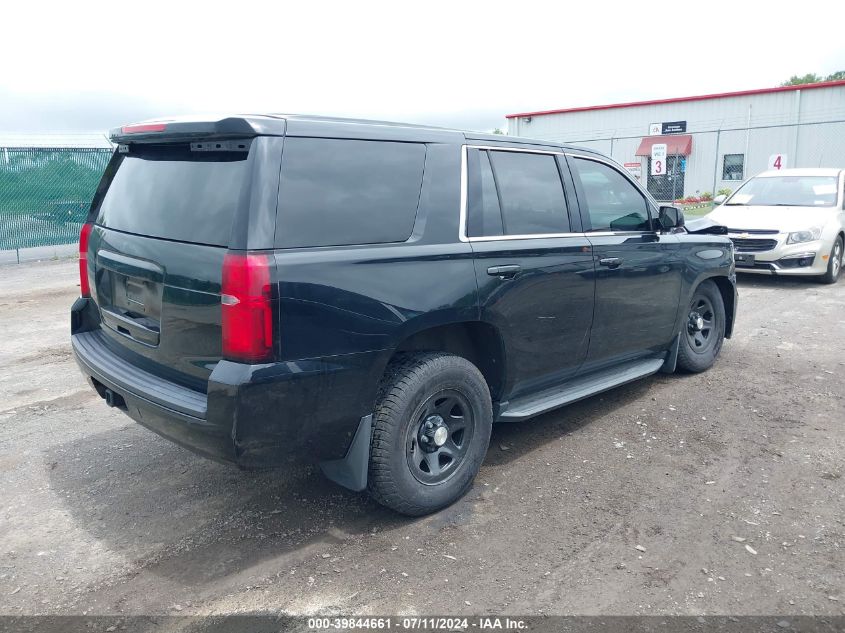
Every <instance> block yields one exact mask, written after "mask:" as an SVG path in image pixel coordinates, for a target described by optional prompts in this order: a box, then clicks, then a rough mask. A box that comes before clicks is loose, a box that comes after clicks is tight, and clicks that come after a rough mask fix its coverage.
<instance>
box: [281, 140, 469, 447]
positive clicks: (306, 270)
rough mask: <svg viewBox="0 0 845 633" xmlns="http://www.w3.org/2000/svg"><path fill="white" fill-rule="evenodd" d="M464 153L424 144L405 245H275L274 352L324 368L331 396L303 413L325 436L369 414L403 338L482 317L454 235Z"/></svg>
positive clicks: (465, 255)
mask: <svg viewBox="0 0 845 633" xmlns="http://www.w3.org/2000/svg"><path fill="white" fill-rule="evenodd" d="M460 159H461V156H460V144H457V143H456V144H452V143H430V144H429V145H428V148H427V153H426V163H425V173H424V177H423V185H422V189H421V193H420V204H419V208H418V211H417V217H416V220H415V223H414V229H413V232H412V235H411V238H410V239H409V240H408V241H407V242H402V243H396V244H376V245H361V246H343V247H318V248H292V249H277V250H276V251H275V252H274V256H275V262H276V275H277V283H276V286H277V293H278V300H279V322H278V328H279V349H278V355H279V358H280V359H281V360H282V361H283V362H288V363H289V364H297V365H299V364H302V366H303V367H306V366H307V367H308V371H309V372H313V371H316V372H318V373H322V374H324V376H323V381H324V382H325V386H326V388H327V390H326V391H324V392H323V394H325V395H328V394H329V393H330V394H331V397H330V399H329V398H324V397H321V394H310V395H309V397H308V400H310V401H313V402H315V403H317V404H316V405H315V406H316V408H317V409H319V411H312V412H309V413H308V415H309V416H312V417H313V419H314V420H315V421H316V420H319V424H320V427H321V428H322V429H323V430H324V433H325V434H326V435H327V436H332V437H337V436H338V435H339V434H346V435H347V436H348V437H349V438H351V434H352V433H353V432H354V430H355V428H356V426H357V423H358V420H359V419H360V418H361V417H363V416H364V415H367V414H369V413H372V407H373V404H374V402H375V398H376V389H377V387H378V382H379V378H380V377H381V375H382V373H383V372H384V368H385V366H386V364H387V362H388V361H389V359H390V356H391V355H392V352H393V350H394V349H395V348H396V346H397V345H398V344H399V343H400V342H401V341H402V340H403V339H405V338H406V337H408V336H410V335H412V334H414V333H416V332H419V331H421V330H424V329H428V328H430V327H436V326H438V325H444V324H448V323H455V322H461V321H470V320H475V319H477V318H478V307H477V287H476V282H475V272H474V268H473V259H472V249H471V247H470V245H469V244H468V243H465V242H460V241H459V240H458V222H459V217H460ZM303 361H317V362H316V363H315V362H308V363H303ZM312 384H316V383H312ZM329 389H331V391H329ZM321 391H322V390H321ZM280 404H281V402H280ZM341 445H342V446H345V444H344V443H342V442H341Z"/></svg>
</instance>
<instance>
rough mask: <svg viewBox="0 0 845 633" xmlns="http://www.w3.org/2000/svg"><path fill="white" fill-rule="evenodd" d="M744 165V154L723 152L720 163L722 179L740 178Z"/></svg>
mask: <svg viewBox="0 0 845 633" xmlns="http://www.w3.org/2000/svg"><path fill="white" fill-rule="evenodd" d="M744 166H745V155H744V154H725V158H724V162H723V163H722V180H742V173H743V168H744Z"/></svg>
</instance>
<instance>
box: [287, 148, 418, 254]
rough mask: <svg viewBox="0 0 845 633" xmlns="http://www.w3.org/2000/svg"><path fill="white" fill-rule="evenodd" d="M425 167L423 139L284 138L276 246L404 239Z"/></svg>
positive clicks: (378, 241)
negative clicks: (406, 140) (405, 140)
mask: <svg viewBox="0 0 845 633" xmlns="http://www.w3.org/2000/svg"><path fill="white" fill-rule="evenodd" d="M424 166H425V145H422V144H419V143H395V142H386V141H358V140H341V139H320V138H294V137H289V138H287V139H285V147H284V153H283V155H282V177H281V182H280V185H279V208H278V213H277V216H276V238H275V240H276V246H278V247H280V248H292V247H304V246H342V245H346V244H377V243H386V242H402V241H405V240H407V239H408V238H409V237H410V236H411V231H412V230H413V228H414V220H415V219H416V215H417V206H418V204H419V198H420V187H421V185H422V177H423V168H424Z"/></svg>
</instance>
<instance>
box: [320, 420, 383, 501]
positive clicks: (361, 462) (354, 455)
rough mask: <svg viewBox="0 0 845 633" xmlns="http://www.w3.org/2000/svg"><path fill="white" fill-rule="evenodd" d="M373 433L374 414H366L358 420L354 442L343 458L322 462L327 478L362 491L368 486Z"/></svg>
mask: <svg viewBox="0 0 845 633" xmlns="http://www.w3.org/2000/svg"><path fill="white" fill-rule="evenodd" d="M372 434H373V416H372V414H371V415H365V416H364V417H363V418H361V420H360V421H359V422H358V428H357V429H356V431H355V437H353V438H352V444H350V445H349V450H347V451H346V456H345V457H344V458H342V459H333V460H330V461H325V462H320V470H322V471H323V474H324V475H325V476H326V478H328V479H330V480H332V481H333V482H335V483H336V484H340V485H341V486H343V487H344V488H349V490H354V491H356V492H360V491H361V490H364V489H366V487H367V470H368V469H369V465H370V439H371V437H372Z"/></svg>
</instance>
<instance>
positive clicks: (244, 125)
mask: <svg viewBox="0 0 845 633" xmlns="http://www.w3.org/2000/svg"><path fill="white" fill-rule="evenodd" d="M284 133H285V120H284V119H282V118H276V117H261V116H243V117H227V118H224V119H218V120H195V121H191V120H184V119H159V120H154V121H143V122H141V123H132V124H130V125H124V126H122V127H116V128H114V129H112V130H111V131H110V132H109V138H110V139H111V141H112V142H113V143H118V144H126V143H161V142H168V141H186V140H191V139H198V138H201V139H226V138H250V137H253V136H282V135H284Z"/></svg>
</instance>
